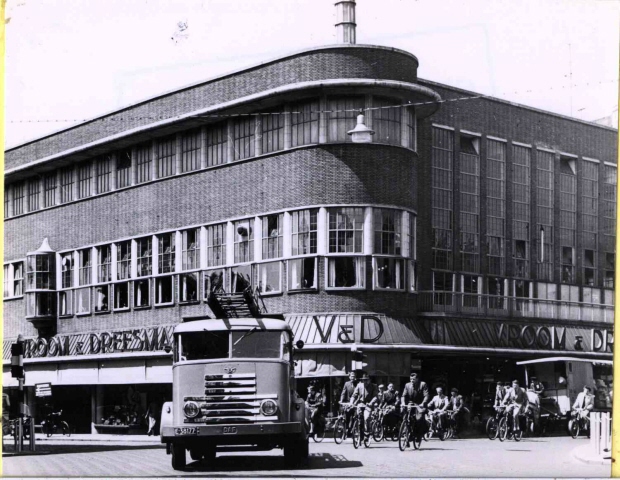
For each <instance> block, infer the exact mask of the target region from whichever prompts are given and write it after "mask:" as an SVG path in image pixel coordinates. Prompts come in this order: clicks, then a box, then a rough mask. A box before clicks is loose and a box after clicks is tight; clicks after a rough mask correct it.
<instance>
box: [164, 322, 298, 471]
mask: <svg viewBox="0 0 620 480" xmlns="http://www.w3.org/2000/svg"><path fill="white" fill-rule="evenodd" d="M292 339H293V335H292V331H291V328H290V327H289V325H288V324H287V323H286V322H285V321H284V320H282V319H278V318H223V319H205V320H197V321H191V322H187V323H182V324H180V325H178V326H177V327H176V328H175V330H174V334H173V345H172V352H173V365H172V379H173V380H172V381H173V386H172V402H167V403H165V404H164V406H163V408H162V417H161V424H160V425H161V428H160V431H161V442H162V443H165V444H166V446H167V451H168V453H171V454H172V467H173V468H174V469H175V470H183V469H184V468H185V466H186V452H187V451H189V453H190V456H191V458H192V459H193V460H206V461H209V460H212V459H214V458H215V456H216V452H217V451H218V450H220V451H224V450H226V449H235V450H236V451H239V450H248V451H250V450H271V449H273V448H282V449H283V450H284V457H285V460H286V461H287V463H288V464H290V465H294V464H297V463H300V462H302V461H303V460H305V459H306V458H307V456H308V435H307V432H306V426H305V411H304V408H305V406H304V401H303V399H301V398H300V397H299V396H298V395H297V392H296V389H295V376H294V363H293V343H292Z"/></svg>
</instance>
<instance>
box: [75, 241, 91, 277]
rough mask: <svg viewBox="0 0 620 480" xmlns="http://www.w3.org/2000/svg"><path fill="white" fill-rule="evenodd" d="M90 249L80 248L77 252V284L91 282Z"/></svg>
mask: <svg viewBox="0 0 620 480" xmlns="http://www.w3.org/2000/svg"><path fill="white" fill-rule="evenodd" d="M90 256H91V251H90V249H89V248H86V249H84V250H80V251H79V252H78V257H79V261H80V263H79V284H80V285H90V284H91V282H92V277H91V258H90Z"/></svg>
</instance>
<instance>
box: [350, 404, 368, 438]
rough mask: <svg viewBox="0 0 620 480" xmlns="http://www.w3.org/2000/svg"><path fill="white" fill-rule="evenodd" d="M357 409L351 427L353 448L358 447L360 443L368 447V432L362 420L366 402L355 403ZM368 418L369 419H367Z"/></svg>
mask: <svg viewBox="0 0 620 480" xmlns="http://www.w3.org/2000/svg"><path fill="white" fill-rule="evenodd" d="M355 408H356V409H357V411H356V412H355V420H354V422H353V428H352V429H351V436H352V437H353V448H355V449H358V448H359V447H360V446H361V445H362V443H363V444H364V447H366V448H368V447H370V434H369V433H366V428H365V427H366V425H365V423H366V422H365V421H364V410H365V409H366V404H364V403H358V404H357V405H355ZM369 420H370V419H369Z"/></svg>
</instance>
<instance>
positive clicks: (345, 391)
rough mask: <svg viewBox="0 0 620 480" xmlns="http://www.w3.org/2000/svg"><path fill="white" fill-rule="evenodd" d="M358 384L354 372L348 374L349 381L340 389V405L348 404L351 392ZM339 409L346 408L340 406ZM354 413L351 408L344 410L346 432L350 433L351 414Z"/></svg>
mask: <svg viewBox="0 0 620 480" xmlns="http://www.w3.org/2000/svg"><path fill="white" fill-rule="evenodd" d="M357 384H358V379H357V375H355V372H350V373H349V381H348V382H346V383H345V384H344V386H343V387H342V392H341V393H340V403H341V404H343V403H350V402H351V397H352V396H353V392H354V391H355V387H356V385H357ZM340 408H346V407H344V406H342V405H341V407H340ZM354 412H355V411H354V410H353V409H352V408H346V410H345V424H346V426H347V431H348V432H350V431H351V427H352V426H353V413H354Z"/></svg>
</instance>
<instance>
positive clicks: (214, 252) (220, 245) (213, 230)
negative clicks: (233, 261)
mask: <svg viewBox="0 0 620 480" xmlns="http://www.w3.org/2000/svg"><path fill="white" fill-rule="evenodd" d="M225 263H226V224H225V223H220V224H219V225H209V226H208V227H207V266H209V267H217V266H219V265H224V264H225Z"/></svg>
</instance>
